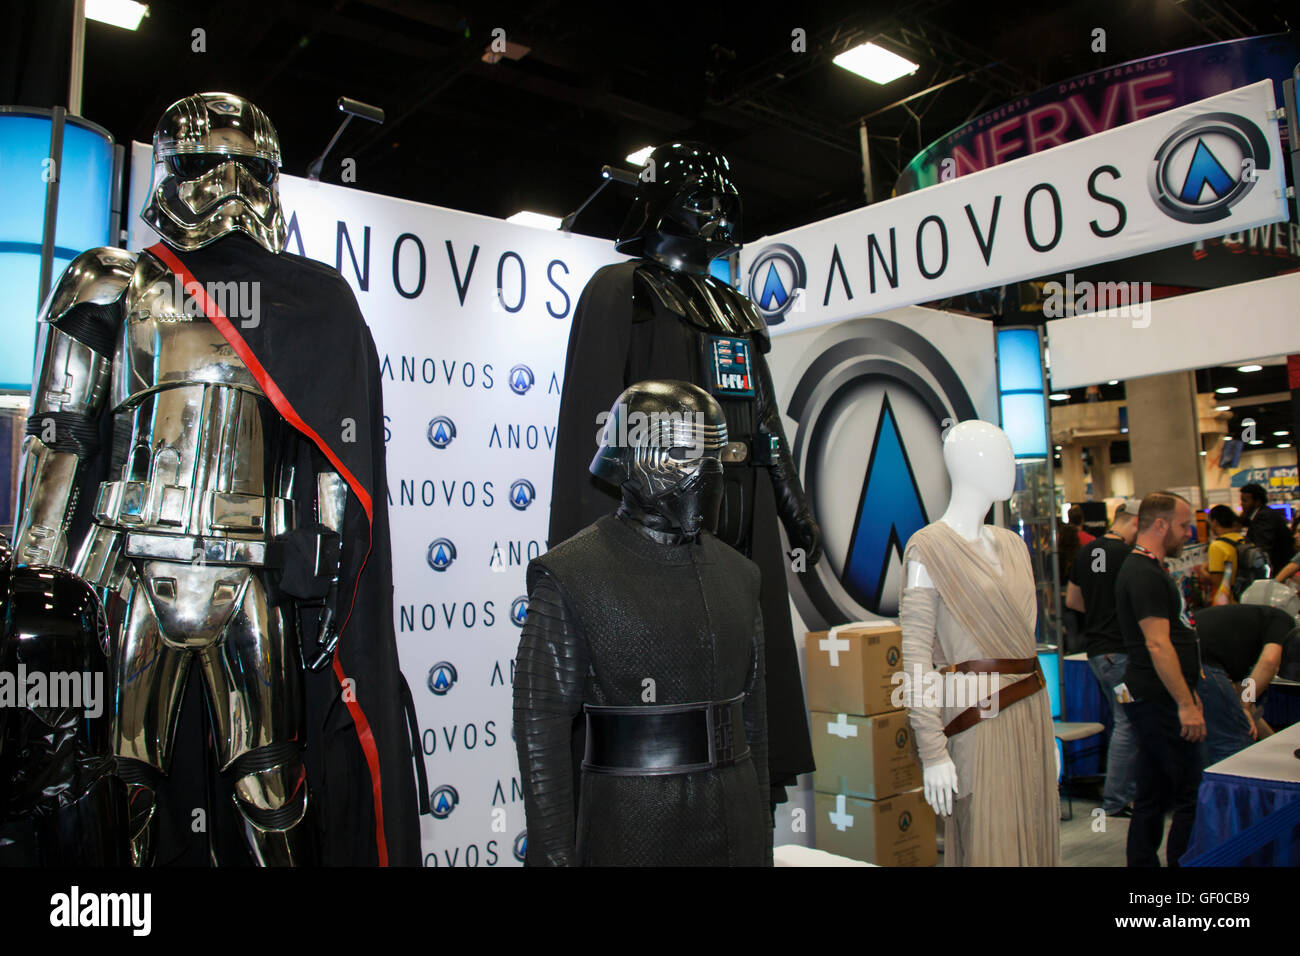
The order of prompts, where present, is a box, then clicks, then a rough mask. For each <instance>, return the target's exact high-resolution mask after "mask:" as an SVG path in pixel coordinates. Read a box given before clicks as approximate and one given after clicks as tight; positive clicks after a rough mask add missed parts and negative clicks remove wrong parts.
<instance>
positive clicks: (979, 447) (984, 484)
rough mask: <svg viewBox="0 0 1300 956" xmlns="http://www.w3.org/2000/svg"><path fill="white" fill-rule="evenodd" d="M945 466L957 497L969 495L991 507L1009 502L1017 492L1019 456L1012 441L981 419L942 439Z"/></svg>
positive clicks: (996, 427)
mask: <svg viewBox="0 0 1300 956" xmlns="http://www.w3.org/2000/svg"><path fill="white" fill-rule="evenodd" d="M943 463H944V464H945V465H946V466H947V468H948V476H949V477H950V478H951V479H952V493H953V496H954V497H957V496H958V495H959V494H960V495H963V496H966V495H968V496H970V497H972V498H978V499H982V500H985V501H987V502H988V504H992V503H993V502H995V501H1006V500H1007V499H1008V498H1010V497H1011V492H1012V491H1014V490H1015V487H1016V456H1015V453H1014V452H1013V451H1012V450H1011V439H1009V438H1007V434H1006V432H1004V431H1003V430H1002V429H1001V428H998V426H996V425H990V424H989V423H988V422H982V421H979V420H978V419H970V420H969V421H964V422H961V423H960V424H957V425H954V426H953V427H952V428H951V429H950V430H949V431H948V435H947V437H946V438H944V440H943ZM987 507H988V505H985V508H987Z"/></svg>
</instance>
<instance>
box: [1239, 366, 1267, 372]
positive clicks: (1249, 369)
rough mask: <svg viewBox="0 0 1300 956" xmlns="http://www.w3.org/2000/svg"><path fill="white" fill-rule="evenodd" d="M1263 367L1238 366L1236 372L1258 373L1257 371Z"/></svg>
mask: <svg viewBox="0 0 1300 956" xmlns="http://www.w3.org/2000/svg"><path fill="white" fill-rule="evenodd" d="M1263 367H1264V366H1262V365H1238V366H1237V371H1238V372H1258V371H1259V370H1260V369H1262V368H1263Z"/></svg>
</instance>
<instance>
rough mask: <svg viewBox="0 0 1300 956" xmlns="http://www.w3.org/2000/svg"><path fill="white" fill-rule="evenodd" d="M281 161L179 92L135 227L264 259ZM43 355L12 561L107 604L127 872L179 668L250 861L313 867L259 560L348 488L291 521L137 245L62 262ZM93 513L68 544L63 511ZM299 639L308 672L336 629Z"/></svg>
mask: <svg viewBox="0 0 1300 956" xmlns="http://www.w3.org/2000/svg"><path fill="white" fill-rule="evenodd" d="M279 165H280V149H279V142H278V139H277V137H276V134H275V130H274V129H273V127H272V126H271V123H270V121H269V120H268V119H267V117H266V115H265V114H264V113H263V112H262V111H261V110H260V109H258V108H257V107H256V106H254V105H253V104H252V103H249V102H248V101H247V100H244V99H242V98H240V97H238V96H232V95H229V94H226V93H202V94H197V95H194V96H189V97H186V98H185V99H183V100H180V101H179V102H177V103H175V104H173V105H172V106H170V107H169V108H168V109H167V110H166V112H165V113H164V114H163V115H162V118H161V119H160V121H159V123H158V127H157V131H156V134H155V137H154V170H155V174H154V185H153V188H152V190H151V195H150V199H149V202H148V205H147V206H146V208H145V209H144V210H143V212H142V213H141V215H142V218H143V219H144V220H145V221H146V222H148V223H149V224H150V225H151V226H152V227H153V228H154V229H155V230H156V231H157V232H158V233H159V234H160V235H161V236H162V237H163V240H164V241H165V242H166V243H167V245H169V246H172V247H174V248H176V249H179V250H183V251H190V250H194V249H198V248H201V247H203V246H206V245H208V244H209V243H212V242H214V241H216V240H218V239H220V238H222V237H223V236H227V235H229V234H231V233H233V232H241V233H244V234H246V235H247V236H250V237H251V238H252V239H253V240H255V241H256V242H257V243H259V244H260V245H262V246H263V247H264V248H266V249H267V250H269V251H271V252H274V253H277V254H278V253H280V252H281V251H282V250H283V247H284V242H285V223H284V217H283V215H282V213H281V209H280V202H279V194H278V183H277V180H278V172H277V167H278V166H279ZM187 300H188V301H187ZM39 355H40V359H39V365H38V377H37V379H36V382H35V385H34V387H33V391H32V401H31V414H30V418H29V419H28V429H27V430H28V434H27V438H26V439H25V441H24V444H23V466H22V469H23V470H22V484H21V490H20V499H19V508H18V519H17V523H16V526H15V538H14V552H15V561H16V562H18V563H21V564H51V565H58V566H61V567H67V568H70V569H72V570H73V571H74V572H75V573H77V574H79V575H81V576H83V577H84V578H85V579H86V580H87V581H88V582H90V583H91V584H92V585H93V586H95V587H96V588H97V589H98V590H99V592H100V594H101V597H103V598H104V601H105V606H106V607H108V608H116V611H115V612H113V611H110V619H111V627H112V630H113V641H114V647H113V651H114V654H113V658H114V661H113V663H114V668H115V671H116V701H117V708H116V714H115V725H114V739H115V745H116V752H117V755H118V764H119V773H120V775H121V776H122V777H123V779H124V780H126V781H127V783H128V788H129V792H130V802H131V828H132V856H133V860H134V862H135V863H136V864H137V865H144V864H148V863H150V862H151V861H152V850H153V849H154V844H153V841H154V836H153V831H154V830H155V829H156V826H155V820H154V816H155V807H156V789H157V787H158V786H160V785H165V784H163V780H162V778H164V777H165V776H166V774H167V772H168V768H169V765H170V761H171V756H172V735H173V732H174V730H175V725H176V719H177V715H178V713H179V709H180V704H181V700H182V697H183V692H184V688H185V685H186V680H187V678H188V677H189V672H190V669H191V667H192V666H193V665H194V664H196V663H197V664H198V669H199V671H200V672H201V673H202V676H203V682H204V690H205V692H206V698H207V704H208V714H209V716H210V719H211V721H212V725H213V737H214V739H215V741H216V749H217V756H218V758H219V764H220V768H221V770H222V772H223V773H229V774H232V775H234V778H235V779H234V800H235V806H236V808H237V810H238V814H239V819H240V820H241V821H242V823H243V829H244V835H245V838H246V841H247V844H248V847H249V850H250V852H251V854H252V856H253V858H254V860H255V861H256V862H257V863H259V864H261V865H293V864H299V863H306V862H311V860H312V857H313V854H314V847H313V841H312V840H311V838H310V834H311V828H310V820H309V819H308V802H309V801H308V792H307V781H306V771H305V769H304V766H303V763H302V760H301V756H300V747H301V745H302V740H303V727H302V721H303V718H302V713H303V699H302V697H303V691H302V685H303V666H304V662H303V661H301V660H300V659H299V654H298V651H297V650H296V649H295V647H296V645H298V643H299V638H298V634H297V630H298V622H297V617H296V610H295V609H294V608H293V607H292V606H291V605H286V604H284V603H283V602H281V601H278V600H274V599H273V597H272V595H273V594H274V589H275V584H274V579H272V578H271V577H270V570H271V566H272V565H273V564H274V562H273V560H272V557H273V554H274V550H273V549H274V542H275V539H276V537H277V535H280V534H283V533H285V532H287V531H290V530H292V529H293V528H294V527H295V526H297V525H298V524H300V523H304V522H305V523H316V524H318V525H320V526H323V527H324V528H325V529H328V531H326V532H323V534H327V533H328V532H330V531H332V532H333V533H335V534H337V533H338V532H339V531H340V530H341V525H342V519H343V513H344V506H345V504H346V499H347V494H348V491H347V486H346V484H345V483H344V482H343V480H342V479H341V478H340V477H339V476H338V475H337V474H336V473H335V472H333V471H327V470H320V471H319V473H318V479H317V486H318V494H317V496H316V502H315V507H314V509H313V508H311V507H306V508H305V509H303V510H305V511H307V512H308V513H306V514H302V513H297V509H296V507H295V502H294V501H293V500H291V498H290V495H291V494H292V487H293V477H294V475H293V466H294V462H295V461H296V460H297V445H296V442H297V440H298V438H297V433H296V432H295V431H294V430H293V429H292V428H291V427H290V426H289V425H288V423H287V422H285V421H284V420H283V419H282V418H280V416H279V415H278V413H277V412H276V411H275V409H274V407H273V406H272V405H271V404H270V403H269V401H268V400H267V399H266V397H265V395H264V394H263V391H262V389H261V387H260V386H259V384H258V382H257V380H256V379H255V378H254V376H253V374H252V373H251V372H250V371H249V369H248V368H247V367H246V366H245V364H244V363H243V362H242V361H241V359H240V358H239V356H238V355H237V354H236V353H235V352H234V350H233V349H232V348H231V346H230V345H229V344H228V343H227V341H226V340H225V338H223V337H222V335H221V333H220V332H219V331H218V330H217V328H216V326H214V325H213V324H212V323H211V322H210V321H208V320H207V318H206V317H205V316H204V315H203V313H202V311H201V310H197V309H195V308H194V302H193V300H192V299H190V298H189V296H188V295H187V294H186V292H185V291H184V289H183V288H182V286H181V283H180V282H179V281H176V280H174V278H173V275H172V273H171V271H170V270H169V269H168V268H167V266H166V265H164V264H163V262H162V261H160V260H159V259H158V258H157V257H155V256H154V255H152V254H150V253H149V252H147V251H146V252H141V253H139V254H134V253H128V252H125V251H123V250H120V249H113V248H99V249H92V250H90V251H88V252H84V253H82V254H81V255H80V256H78V257H77V258H76V259H75V260H73V262H72V263H71V265H70V266H69V267H68V269H67V271H66V272H65V273H64V274H63V276H62V277H61V278H60V280H59V282H58V284H57V285H56V286H55V288H54V290H53V291H52V293H51V294H50V296H49V298H48V300H47V301H46V303H45V306H44V308H43V310H42V314H41V316H40V346H39ZM105 411H107V412H109V413H111V416H112V426H113V427H112V437H111V442H112V453H111V459H110V461H111V464H110V466H109V473H108V475H107V480H105V481H103V482H102V483H101V484H100V485H99V490H98V495H97V497H96V500H95V501H94V502H93V503H86V502H79V501H78V492H77V489H78V488H79V487H80V485H81V483H82V482H83V481H84V480H85V476H84V474H83V472H84V470H85V468H86V466H87V463H88V461H89V459H90V458H91V457H92V455H93V454H94V453H95V451H96V449H97V448H98V447H99V446H100V445H101V443H102V442H104V441H107V440H108V437H107V434H106V429H105V430H104V432H105V433H103V434H101V430H100V426H99V422H100V421H101V416H102V414H103V413H104V412H105ZM88 504H89V513H90V515H91V522H92V523H91V524H90V526H89V531H88V532H86V533H85V534H84V535H83V534H81V533H79V532H78V531H77V530H76V528H75V527H74V521H75V519H76V518H77V517H78V515H83V516H84V514H85V513H86V508H87V505H88ZM81 524H82V526H83V527H84V517H83V519H82V522H81ZM328 545H329V542H328V541H327V540H326V539H325V538H324V537H322V547H320V548H319V549H318V554H319V555H320V560H321V561H324V562H328V561H329V560H331V558H332V559H333V560H334V566H333V568H332V569H328V568H327V571H329V570H332V571H333V573H334V574H337V548H334V549H333V550H332V551H331V549H330V547H329V546H328ZM328 618H329V615H328V614H324V615H322V620H327V619H328ZM312 636H315V637H316V638H317V644H318V647H317V648H316V649H315V650H313V651H307V652H306V653H305V654H304V656H305V657H306V658H307V660H306V664H307V665H308V666H312V667H320V666H324V665H325V664H326V663H328V661H329V659H330V653H331V652H332V650H333V645H332V641H334V640H337V636H336V635H332V634H330V633H323V634H320V635H312ZM308 643H310V641H308Z"/></svg>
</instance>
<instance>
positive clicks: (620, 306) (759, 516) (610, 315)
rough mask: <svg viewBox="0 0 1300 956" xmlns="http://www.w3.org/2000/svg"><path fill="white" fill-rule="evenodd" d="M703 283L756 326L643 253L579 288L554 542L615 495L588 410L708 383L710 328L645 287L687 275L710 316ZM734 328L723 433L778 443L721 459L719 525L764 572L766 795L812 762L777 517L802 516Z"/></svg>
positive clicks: (734, 296)
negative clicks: (766, 453)
mask: <svg viewBox="0 0 1300 956" xmlns="http://www.w3.org/2000/svg"><path fill="white" fill-rule="evenodd" d="M702 283H703V284H706V285H707V290H708V293H709V295H711V296H719V297H727V298H728V299H729V300H730V301H729V303H728V305H729V306H730V310H731V311H733V312H739V311H748V312H750V313H754V315H755V322H756V323H757V324H758V326H759V327H760V328H761V327H762V320H761V318H758V317H757V314H756V313H755V310H754V306H753V304H752V303H751V302H749V300H748V299H745V298H744V297H743V296H741V295H740V294H739V293H737V292H735V291H734V290H733V289H731V288H729V287H728V286H726V285H725V284H723V283H720V282H718V281H716V280H713V279H704V278H702V277H700V278H695V277H691V278H689V280H686V279H684V278H683V277H681V276H680V275H675V274H673V273H672V272H671V270H668V269H667V268H665V267H663V266H660V265H658V264H656V263H654V262H650V261H647V260H633V261H631V262H625V263H619V264H617V265H612V266H606V267H604V268H603V269H600V270H599V271H597V272H596V274H595V275H593V276H592V278H591V280H590V281H589V282H588V283H587V286H586V288H585V289H583V292H582V296H581V298H580V299H579V301H578V306H577V308H576V309H575V310H574V315H573V326H572V328H571V329H570V332H569V350H568V358H567V361H566V363H565V372H564V391H563V395H562V396H561V399H560V417H559V431H558V435H557V438H556V451H555V470H554V474H553V477H552V499H551V523H550V530H549V534H548V541H549V542H550V543H551V544H552V545H554V544H556V543H558V542H560V541H563V540H565V539H566V538H568V537H570V536H571V535H573V534H576V533H577V532H578V531H579V530H580V529H582V528H584V527H586V526H587V525H589V524H591V523H592V522H593V521H595V520H596V519H597V518H599V517H600V516H601V515H604V514H608V513H609V512H610V511H612V510H613V509H614V507H615V506H616V505H617V503H618V496H617V492H616V491H614V490H613V489H609V488H606V487H605V486H604V485H603V484H602V483H600V482H598V481H597V480H596V479H595V478H593V477H592V476H591V475H590V473H589V472H588V470H587V469H588V466H589V465H590V463H591V458H592V455H594V454H595V451H596V439H597V437H598V436H597V431H598V429H597V427H596V421H597V418H596V416H597V415H598V414H599V413H601V412H606V411H608V410H609V408H610V406H611V405H612V404H613V403H614V400H615V399H616V398H617V397H618V395H619V393H620V392H622V391H623V389H624V388H626V387H627V386H629V385H632V384H634V383H636V382H640V381H645V380H647V379H676V380H680V381H686V382H691V383H693V384H695V385H699V386H700V387H701V388H704V389H706V390H710V391H713V390H712V389H710V379H709V370H708V361H709V356H708V351H707V346H708V339H709V337H710V335H711V332H712V331H713V330H706V329H704V328H701V327H700V325H698V324H695V322H696V321H699V320H698V319H693V320H690V319H688V318H684V317H683V316H682V315H681V314H680V313H679V312H678V311H676V310H675V309H674V308H673V307H672V305H670V303H669V302H668V301H665V299H664V298H663V297H662V296H661V295H660V294H658V293H656V292H655V291H653V289H652V286H654V285H659V286H662V285H665V284H670V285H671V286H673V287H674V290H675V291H676V292H678V293H680V292H681V291H682V290H686V291H687V292H688V293H690V290H691V289H692V286H694V288H695V292H694V294H692V295H691V298H692V299H693V301H690V302H688V304H687V308H686V311H687V313H688V315H690V316H696V315H698V314H701V313H703V314H706V315H710V316H712V315H714V314H715V313H716V310H715V309H713V308H710V307H709V306H708V304H707V303H703V302H701V299H702V298H703V296H702V295H701V294H700V292H699V286H700V284H702ZM731 334H732V335H733V336H734V337H736V338H745V339H747V340H748V341H749V343H750V348H749V353H750V360H751V363H752V374H753V380H754V386H755V392H756V395H755V396H754V397H741V396H731V395H727V394H725V393H719V392H717V391H713V394H714V397H715V398H716V399H717V400H718V404H719V405H721V406H722V410H723V413H724V414H725V415H726V417H727V432H728V436H729V438H730V439H731V440H732V441H747V442H752V443H754V444H755V445H756V446H765V445H766V444H767V443H768V439H769V437H775V438H776V439H777V443H778V449H779V451H778V454H777V455H776V456H774V457H773V459H772V461H771V462H770V464H767V465H761V464H760V465H756V464H754V463H753V462H752V461H751V462H747V463H743V464H725V469H726V482H725V484H726V497H725V499H724V501H723V506H722V515H721V518H720V521H719V527H718V532H717V536H718V538H719V539H721V540H722V541H724V542H725V543H727V544H729V545H731V546H732V547H734V548H736V549H737V550H738V551H739V552H740V553H741V554H743V555H745V556H746V557H749V558H752V559H753V560H754V562H755V563H756V564H757V565H758V567H759V569H760V571H761V573H762V591H761V594H760V598H759V600H760V603H761V606H762V613H763V631H764V636H765V641H766V648H767V724H768V728H769V747H770V752H769V761H770V762H769V772H770V777H771V783H772V787H773V792H774V798H776V799H783V798H784V794H783V791H782V790H781V788H782V787H784V786H786V785H789V784H791V783H793V782H794V776H795V775H796V774H799V773H807V772H811V771H812V769H813V759H812V743H811V739H810V737H809V733H808V720H807V712H806V708H805V706H804V696H803V684H802V680H801V678H800V675H799V662H798V657H797V654H796V652H795V647H794V634H793V630H792V628H791V622H790V601H789V596H788V591H787V589H786V579H785V575H786V558H785V555H784V553H783V551H782V544H781V537H780V532H779V530H778V527H777V522H778V518H780V519H782V520H784V521H785V522H786V527H787V530H789V529H790V528H791V527H792V525H794V523H795V522H796V521H797V520H798V519H800V518H801V517H803V518H805V519H806V520H809V521H810V520H811V518H810V517H808V516H807V506H806V504H805V502H804V497H803V490H802V488H801V487H800V486H799V480H798V476H797V475H796V473H795V469H794V465H793V463H792V462H791V460H790V456H789V451H788V447H787V445H786V442H785V436H784V434H783V431H782V428H781V423H780V417H779V413H778V410H777V405H776V396H775V392H774V389H773V387H772V383H771V378H770V376H769V373H768V371H767V363H766V361H765V360H764V359H763V355H764V353H766V352H767V350H768V348H769V344H768V340H767V335H766V330H765V329H764V330H763V331H761V332H749V333H741V332H735V333H731ZM792 537H793V536H792ZM792 543H793V542H792Z"/></svg>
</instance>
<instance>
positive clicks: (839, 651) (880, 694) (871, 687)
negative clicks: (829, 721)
mask: <svg viewBox="0 0 1300 956" xmlns="http://www.w3.org/2000/svg"><path fill="white" fill-rule="evenodd" d="M806 653H807V662H806V665H805V666H806V670H807V680H808V709H809V710H817V711H822V712H823V713H828V714H857V715H860V716H865V715H870V714H883V713H886V712H888V711H891V710H897V709H898V705H897V704H894V703H891V702H890V697H891V695H892V694H893V693H894V689H895V687H896V686H899V685H896V684H895V683H894V681H893V677H894V675H895V674H897V673H900V672H901V671H902V670H903V632H902V630H901V629H900V628H899V627H898V625H897V624H888V625H886V626H882V627H871V626H869V625H862V626H857V625H855V626H854V627H851V628H845V629H844V630H842V631H839V632H838V633H837V634H836V635H835V637H833V638H832V637H831V636H830V632H829V631H813V632H812V633H810V634H809V635H808V639H807V645H806Z"/></svg>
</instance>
